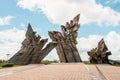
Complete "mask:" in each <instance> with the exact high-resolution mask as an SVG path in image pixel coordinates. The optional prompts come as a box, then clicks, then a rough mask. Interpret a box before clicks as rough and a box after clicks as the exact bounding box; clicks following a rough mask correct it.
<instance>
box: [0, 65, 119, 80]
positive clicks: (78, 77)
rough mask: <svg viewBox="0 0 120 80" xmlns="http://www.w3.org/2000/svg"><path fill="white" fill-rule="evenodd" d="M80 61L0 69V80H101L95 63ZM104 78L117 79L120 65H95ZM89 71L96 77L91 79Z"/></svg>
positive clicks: (108, 79) (107, 79)
mask: <svg viewBox="0 0 120 80" xmlns="http://www.w3.org/2000/svg"><path fill="white" fill-rule="evenodd" d="M84 65H85V64H82V63H65V64H52V65H27V66H22V67H14V68H7V69H0V80H103V79H102V77H101V76H100V73H99V72H98V70H97V69H96V65H86V66H87V68H88V69H87V68H86V67H85V66H84ZM97 66H98V68H99V69H100V70H101V72H102V74H103V75H104V76H105V77H106V79H104V80H119V79H120V67H115V66H110V65H97ZM88 70H89V71H91V73H93V74H94V75H95V76H96V77H97V79H93V77H92V76H91V74H90V73H89V72H88Z"/></svg>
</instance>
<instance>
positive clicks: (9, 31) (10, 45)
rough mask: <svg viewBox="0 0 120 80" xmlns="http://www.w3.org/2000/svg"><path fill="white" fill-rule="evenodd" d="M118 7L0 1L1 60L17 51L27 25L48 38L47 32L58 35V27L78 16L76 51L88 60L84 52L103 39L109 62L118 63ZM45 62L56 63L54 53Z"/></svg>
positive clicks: (111, 1)
mask: <svg viewBox="0 0 120 80" xmlns="http://www.w3.org/2000/svg"><path fill="white" fill-rule="evenodd" d="M119 7H120V0H59V1H57V0H1V2H0V59H6V58H7V57H6V54H11V55H13V54H15V53H16V52H17V51H18V50H19V49H20V46H21V42H22V40H23V39H24V35H25V32H26V29H27V25H28V23H30V24H31V25H32V26H33V29H34V30H35V31H37V33H38V34H40V35H41V36H43V37H44V38H49V36H48V31H54V30H56V31H60V25H64V24H65V22H67V21H70V20H71V19H72V18H73V17H74V16H76V15H77V14H79V13H80V14H81V16H80V23H81V27H80V29H79V31H78V45H77V47H78V50H79V53H80V55H81V57H82V59H83V60H88V56H87V51H89V50H91V49H92V48H95V47H96V46H97V43H98V41H100V39H101V38H104V40H105V43H106V44H107V46H108V48H109V50H110V51H111V52H112V54H113V55H112V56H110V59H117V60H118V59H119V60H120V44H119V41H120V9H119ZM49 40H50V39H49ZM46 59H50V60H52V59H58V56H57V54H56V51H55V49H54V50H53V51H52V52H51V53H50V54H49V55H48V56H47V57H46Z"/></svg>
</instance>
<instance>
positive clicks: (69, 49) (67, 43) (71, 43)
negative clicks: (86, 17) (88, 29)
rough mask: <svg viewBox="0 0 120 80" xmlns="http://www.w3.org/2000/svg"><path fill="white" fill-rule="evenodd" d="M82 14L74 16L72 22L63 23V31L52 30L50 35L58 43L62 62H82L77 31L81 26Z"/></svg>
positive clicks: (57, 48) (58, 51)
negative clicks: (77, 45) (78, 48)
mask: <svg viewBox="0 0 120 80" xmlns="http://www.w3.org/2000/svg"><path fill="white" fill-rule="evenodd" d="M79 17H80V14H78V15H77V16H76V17H74V19H73V20H71V21H70V23H68V22H66V25H61V30H62V33H61V32H58V31H50V32H49V36H50V38H51V39H52V41H56V42H57V43H58V45H57V47H56V50H57V54H58V56H59V59H60V62H81V61H82V60H81V58H80V55H79V52H78V50H77V47H76V44H77V41H76V38H77V31H78V29H79V27H80V24H79V23H78V22H79Z"/></svg>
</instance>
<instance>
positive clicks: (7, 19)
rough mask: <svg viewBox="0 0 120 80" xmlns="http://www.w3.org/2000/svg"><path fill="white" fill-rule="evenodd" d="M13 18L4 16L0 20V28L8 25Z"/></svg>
mask: <svg viewBox="0 0 120 80" xmlns="http://www.w3.org/2000/svg"><path fill="white" fill-rule="evenodd" d="M12 18H13V16H6V17H3V18H0V26H4V25H9V23H10V20H11V19H12Z"/></svg>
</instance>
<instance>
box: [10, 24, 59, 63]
mask: <svg viewBox="0 0 120 80" xmlns="http://www.w3.org/2000/svg"><path fill="white" fill-rule="evenodd" d="M25 36H26V38H25V39H24V41H23V42H22V47H21V49H20V50H19V51H18V52H17V53H16V54H15V55H14V56H13V57H12V58H11V59H10V60H9V61H10V62H12V63H15V64H36V63H40V62H41V60H42V59H43V58H44V57H45V56H47V55H48V53H49V52H50V51H51V50H52V49H53V48H54V47H55V46H56V45H57V43H56V42H50V43H48V44H47V46H46V47H45V48H44V49H43V47H44V45H45V44H46V43H47V41H48V39H41V36H40V35H36V32H34V31H33V29H32V27H31V25H30V24H29V25H28V30H27V32H26V35H25ZM18 37H19V35H18Z"/></svg>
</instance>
